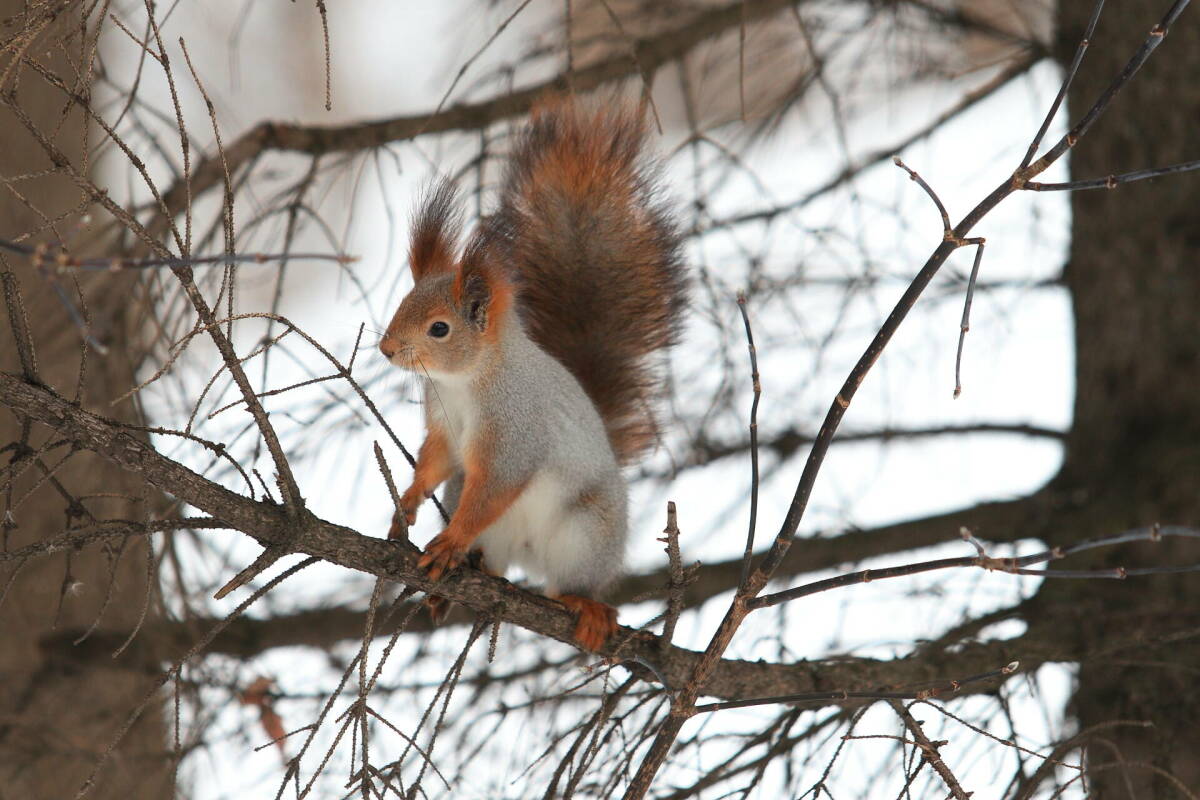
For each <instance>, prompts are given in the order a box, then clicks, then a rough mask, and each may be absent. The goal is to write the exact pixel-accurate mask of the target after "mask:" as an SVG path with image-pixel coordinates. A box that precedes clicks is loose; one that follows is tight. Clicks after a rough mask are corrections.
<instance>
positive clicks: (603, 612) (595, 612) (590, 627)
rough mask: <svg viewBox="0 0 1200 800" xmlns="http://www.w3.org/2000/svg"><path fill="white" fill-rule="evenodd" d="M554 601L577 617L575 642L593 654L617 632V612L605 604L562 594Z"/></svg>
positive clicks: (575, 595) (574, 595)
mask: <svg viewBox="0 0 1200 800" xmlns="http://www.w3.org/2000/svg"><path fill="white" fill-rule="evenodd" d="M555 599H556V600H558V602H560V603H562V604H563V605H564V606H566V607H567V608H569V609H571V611H574V612H575V613H576V614H578V615H579V622H578V623H576V625H575V641H577V642H579V644H580V645H582V646H583V647H584V648H586V649H588V650H591V651H593V652H595V651H596V650H599V649H600V648H601V647H602V646H603V645H604V643H605V642H607V641H608V637H610V636H612V635H613V634H614V633H616V632H617V610H616V609H615V608H613V607H612V606H610V605H608V604H607V603H601V602H600V601H599V600H592V599H591V598H590V597H580V596H579V595H577V594H563V595H559V596H558V597H556V598H555Z"/></svg>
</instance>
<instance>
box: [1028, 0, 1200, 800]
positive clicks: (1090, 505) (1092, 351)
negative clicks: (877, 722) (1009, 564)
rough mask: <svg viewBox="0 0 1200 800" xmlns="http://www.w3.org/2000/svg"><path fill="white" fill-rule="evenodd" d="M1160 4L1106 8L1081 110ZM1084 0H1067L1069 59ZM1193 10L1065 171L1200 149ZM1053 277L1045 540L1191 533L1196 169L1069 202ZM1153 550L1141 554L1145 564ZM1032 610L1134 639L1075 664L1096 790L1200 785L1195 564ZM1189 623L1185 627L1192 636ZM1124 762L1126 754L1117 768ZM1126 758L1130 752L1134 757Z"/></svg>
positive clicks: (1075, 102) (1171, 549)
mask: <svg viewBox="0 0 1200 800" xmlns="http://www.w3.org/2000/svg"><path fill="white" fill-rule="evenodd" d="M1167 5H1168V4H1167V3H1165V2H1164V3H1152V4H1147V3H1142V2H1133V1H1132V0H1123V1H1122V2H1116V3H1109V4H1107V5H1106V6H1105V8H1104V15H1103V16H1102V17H1101V21H1100V26H1099V30H1098V31H1097V35H1096V36H1095V37H1094V39H1093V41H1092V44H1091V47H1090V48H1089V50H1088V52H1087V57H1086V59H1085V60H1084V62H1083V66H1082V68H1081V69H1080V72H1079V74H1078V76H1077V78H1076V80H1075V83H1074V85H1073V87H1072V90H1071V94H1070V97H1069V105H1070V109H1071V116H1072V119H1078V118H1079V117H1080V116H1081V115H1082V114H1083V113H1084V112H1085V111H1086V109H1087V108H1088V107H1090V105H1091V104H1092V102H1094V100H1095V99H1096V98H1097V97H1099V96H1100V94H1101V92H1102V91H1103V90H1104V88H1105V87H1106V86H1107V84H1108V83H1109V81H1111V80H1112V78H1113V76H1115V75H1116V74H1117V73H1118V72H1119V71H1120V69H1121V67H1122V66H1123V65H1124V63H1125V62H1126V61H1127V60H1128V58H1129V56H1130V55H1131V54H1132V53H1133V52H1134V50H1135V49H1136V47H1137V46H1138V44H1139V43H1140V42H1141V41H1142V40H1143V39H1144V38H1145V36H1146V34H1147V33H1148V32H1149V30H1150V28H1151V26H1152V25H1153V24H1154V23H1155V22H1157V21H1158V16H1157V15H1160V14H1162V13H1163V12H1164V11H1165V8H1166V6H1167ZM1092 6H1093V3H1092V2H1090V0H1088V1H1085V0H1063V2H1062V3H1061V7H1060V22H1061V24H1060V28H1059V30H1060V34H1059V35H1060V39H1059V41H1060V42H1061V47H1062V51H1063V63H1067V62H1068V61H1069V59H1070V55H1071V54H1072V53H1073V51H1074V48H1075V45H1076V43H1077V42H1078V41H1079V38H1080V36H1081V35H1082V33H1083V30H1084V28H1085V25H1086V22H1087V18H1088V15H1089V14H1090V12H1091V9H1092ZM1193 12H1194V9H1189V10H1188V11H1187V12H1186V13H1184V15H1183V16H1182V18H1181V19H1180V20H1179V22H1178V23H1177V24H1176V25H1175V26H1174V27H1172V28H1171V30H1170V34H1169V35H1168V36H1167V38H1166V40H1165V41H1164V42H1163V43H1162V45H1161V47H1160V48H1159V50H1158V51H1157V52H1156V53H1155V55H1154V57H1153V58H1151V59H1150V61H1149V62H1148V63H1147V65H1146V66H1145V67H1144V68H1143V70H1142V71H1141V72H1140V73H1139V74H1138V75H1137V76H1136V77H1135V78H1134V79H1133V80H1132V82H1130V83H1129V84H1128V86H1127V87H1126V88H1125V89H1124V90H1123V91H1122V92H1121V94H1120V95H1118V96H1117V98H1116V100H1115V102H1114V104H1113V105H1112V106H1111V107H1110V109H1109V110H1108V112H1107V113H1106V114H1105V116H1104V117H1103V118H1102V119H1101V121H1100V122H1099V123H1098V124H1097V126H1096V127H1095V128H1094V129H1093V131H1092V132H1091V133H1089V134H1088V135H1087V136H1086V137H1085V138H1084V139H1082V140H1081V141H1080V143H1079V145H1078V146H1077V147H1076V148H1075V149H1074V150H1073V151H1072V153H1071V171H1072V177H1073V178H1075V179H1083V178H1092V177H1102V176H1104V175H1107V174H1110V173H1119V172H1123V171H1128V170H1135V169H1140V168H1144V167H1153V166H1162V165H1167V164H1171V163H1175V162H1179V161H1187V160H1190V159H1195V158H1197V157H1200V150H1198V149H1197V143H1198V142H1200V139H1198V138H1197V134H1196V131H1197V128H1196V124H1197V120H1198V119H1200V83H1197V81H1196V76H1197V75H1200V18H1198V16H1197V14H1196V13H1193ZM1072 220H1073V222H1072V226H1073V227H1072V245H1071V252H1070V260H1069V263H1068V265H1067V268H1066V271H1065V274H1066V281H1067V286H1068V288H1069V289H1070V292H1071V300H1072V308H1073V311H1074V315H1075V353H1076V367H1075V393H1076V394H1075V413H1074V422H1073V425H1072V429H1071V433H1070V436H1069V438H1068V441H1067V448H1066V454H1065V462H1064V466H1063V469H1062V472H1061V474H1060V475H1059V476H1058V477H1057V479H1056V480H1055V481H1054V482H1053V484H1052V485H1051V487H1050V491H1051V492H1053V493H1054V494H1055V495H1056V496H1057V497H1059V498H1061V499H1062V500H1063V501H1064V502H1069V504H1070V506H1071V507H1072V508H1073V509H1075V510H1074V511H1073V512H1072V513H1071V514H1070V517H1071V519H1070V524H1068V525H1061V526H1060V527H1059V528H1058V531H1059V533H1058V535H1059V536H1060V537H1062V538H1060V539H1058V540H1053V536H1054V534H1051V537H1052V543H1054V544H1060V543H1064V542H1065V541H1068V540H1069V541H1076V540H1078V539H1082V538H1086V537H1089V536H1098V535H1102V534H1109V533H1115V532H1119V531H1121V530H1124V529H1127V528H1132V527H1135V526H1142V525H1150V524H1153V523H1156V522H1161V523H1163V524H1184V525H1192V526H1196V525H1200V398H1198V396H1197V392H1198V387H1200V312H1198V311H1197V307H1196V304H1197V301H1198V300H1200V178H1198V177H1197V176H1196V175H1195V174H1190V175H1181V176H1173V177H1168V178H1162V179H1158V180H1153V181H1146V182H1141V183H1136V184H1132V185H1126V186H1120V187H1118V188H1116V189H1115V190H1104V189H1099V190H1092V191H1085V192H1077V193H1075V194H1074V195H1072ZM1151 559H1152V560H1151ZM1197 561H1200V547H1198V546H1196V543H1195V542H1192V541H1179V540H1169V541H1166V542H1164V543H1162V544H1157V545H1136V546H1135V545H1131V546H1127V547H1123V548H1118V549H1115V550H1110V551H1108V552H1106V553H1105V554H1104V555H1103V562H1100V563H1101V564H1103V565H1107V566H1117V565H1123V566H1136V565H1144V564H1148V563H1159V564H1161V563H1169V564H1190V563H1195V562H1197ZM1037 603H1038V605H1039V606H1040V608H1042V609H1043V611H1045V612H1046V613H1053V614H1055V615H1056V616H1059V617H1060V618H1061V617H1063V616H1064V615H1065V616H1066V617H1067V618H1068V619H1070V618H1072V617H1073V620H1074V623H1075V624H1074V626H1073V631H1072V630H1071V628H1072V626H1070V625H1067V626H1064V627H1063V628H1062V630H1063V631H1064V633H1065V634H1066V635H1075V636H1079V637H1081V638H1083V639H1085V640H1088V641H1090V642H1091V643H1093V644H1094V645H1095V647H1096V649H1099V650H1103V647H1104V642H1105V640H1106V639H1110V638H1111V637H1114V636H1116V635H1118V634H1120V633H1122V632H1128V631H1137V632H1140V634H1141V635H1143V636H1144V637H1145V641H1146V646H1145V647H1144V648H1143V649H1142V650H1141V651H1140V652H1136V653H1129V652H1123V653H1121V654H1119V655H1114V656H1113V657H1112V658H1109V659H1104V658H1102V659H1098V660H1093V661H1090V662H1087V663H1084V664H1082V665H1081V666H1080V673H1079V684H1078V687H1077V690H1076V693H1075V696H1074V699H1073V702H1072V707H1073V711H1074V713H1075V715H1076V717H1077V719H1078V722H1079V725H1080V728H1081V729H1086V728H1088V727H1089V726H1092V725H1095V724H1096V723H1100V722H1105V721H1109V720H1116V719H1121V720H1150V721H1153V723H1154V727H1153V728H1152V729H1145V728H1132V727H1122V728H1115V729H1107V730H1105V731H1104V732H1103V733H1102V734H1099V735H1098V736H1097V737H1096V738H1093V739H1092V740H1091V743H1090V744H1089V745H1088V748H1087V759H1088V763H1089V767H1090V774H1091V778H1092V782H1093V789H1094V791H1095V794H1094V796H1096V797H1127V796H1128V794H1129V792H1130V790H1132V791H1133V792H1134V796H1135V797H1147V798H1149V797H1174V796H1182V795H1181V794H1177V788H1172V789H1168V787H1169V786H1171V785H1172V783H1173V782H1172V781H1171V780H1170V779H1169V778H1166V777H1164V774H1163V773H1160V772H1158V771H1157V770H1162V771H1163V772H1164V773H1165V772H1170V773H1173V774H1174V775H1175V776H1176V778H1177V779H1178V780H1180V781H1182V782H1183V784H1185V785H1187V786H1189V787H1193V788H1194V787H1196V786H1200V761H1198V760H1197V758H1196V754H1197V753H1200V729H1198V728H1197V727H1196V720H1197V719H1198V718H1200V693H1197V692H1196V691H1195V687H1196V681H1197V678H1196V665H1197V664H1200V647H1198V646H1197V643H1196V639H1195V634H1194V631H1195V625H1196V624H1197V621H1196V615H1197V611H1198V610H1200V579H1197V577H1196V575H1195V574H1194V573H1192V574H1179V575H1173V576H1157V577H1154V578H1137V579H1131V580H1128V581H1124V582H1121V581H1099V580H1096V581H1048V582H1047V583H1046V584H1044V587H1043V589H1042V590H1041V591H1040V592H1039V595H1038V598H1037ZM1189 627H1191V631H1190V632H1189V631H1188V628H1189ZM1122 761H1123V762H1125V763H1124V764H1121V762H1122ZM1131 762H1141V764H1145V765H1148V766H1142V765H1141V764H1134V763H1131Z"/></svg>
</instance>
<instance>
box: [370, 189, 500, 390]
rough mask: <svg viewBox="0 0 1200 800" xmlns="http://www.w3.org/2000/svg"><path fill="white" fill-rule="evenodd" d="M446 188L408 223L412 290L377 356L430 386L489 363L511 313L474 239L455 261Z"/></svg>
mask: <svg viewBox="0 0 1200 800" xmlns="http://www.w3.org/2000/svg"><path fill="white" fill-rule="evenodd" d="M455 199H456V198H455V189H454V185H453V184H452V183H450V182H449V181H443V182H441V183H439V184H437V185H436V186H434V187H433V188H432V189H431V190H430V192H429V193H428V194H427V195H426V197H425V199H424V200H423V202H422V203H421V205H420V207H419V209H418V212H417V215H416V217H415V219H414V220H413V233H412V244H411V246H410V248H409V262H410V264H411V266H412V274H413V288H412V291H411V292H409V293H408V296H406V297H405V298H404V300H403V301H401V303H400V307H399V308H397V309H396V313H395V314H394V315H393V316H392V321H391V322H390V323H389V324H388V327H387V331H386V332H385V333H384V335H383V338H381V339H380V340H379V350H380V352H381V353H383V355H384V356H385V357H386V358H387V359H388V361H390V362H392V363H393V364H395V365H396V366H399V367H403V368H405V369H408V370H411V371H413V372H416V373H417V374H420V375H427V376H428V377H432V378H439V377H441V378H451V377H469V376H470V375H471V374H473V373H474V372H475V371H476V369H477V368H478V367H479V366H481V365H482V364H485V363H487V361H488V360H489V358H488V353H489V352H491V351H492V350H493V349H494V347H495V345H496V340H497V337H498V335H499V329H500V326H501V325H502V324H504V320H503V317H504V316H505V315H506V312H507V311H508V309H509V308H510V307H511V305H512V297H513V289H512V285H511V283H510V282H509V281H508V279H507V277H506V276H505V274H504V272H503V269H502V268H501V267H500V265H499V264H497V263H496V261H495V256H494V254H492V253H491V252H489V248H488V246H487V239H488V236H487V234H486V233H485V232H480V233H477V234H476V235H475V236H474V237H473V238H472V240H471V242H470V243H469V244H468V245H467V247H466V249H465V251H464V252H463V253H462V255H461V257H459V256H458V254H457V251H458V237H459V228H460V223H459V215H458V209H457V205H456V202H455Z"/></svg>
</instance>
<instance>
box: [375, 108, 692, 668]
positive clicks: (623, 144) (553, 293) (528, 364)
mask: <svg viewBox="0 0 1200 800" xmlns="http://www.w3.org/2000/svg"><path fill="white" fill-rule="evenodd" d="M645 140H646V128H645V123H644V117H643V114H642V113H641V111H640V110H639V111H634V110H632V109H628V108H624V107H621V106H620V105H619V104H610V105H609V107H608V108H596V109H591V110H588V109H584V108H582V107H581V106H580V105H579V104H578V103H577V102H575V101H571V100H563V99H558V100H551V101H546V102H543V103H541V104H540V105H539V106H538V107H536V108H535V109H534V112H533V114H532V117H531V120H530V122H529V124H528V126H527V127H526V128H525V130H524V131H523V132H522V133H521V134H520V136H519V138H518V141H517V143H516V146H515V148H514V150H513V152H512V154H511V156H510V158H509V161H508V165H507V169H506V172H505V175H504V177H503V180H502V183H501V186H500V194H499V207H498V209H497V210H496V212H495V213H493V214H492V215H491V216H489V217H485V218H484V219H483V220H482V221H481V222H480V224H479V225H478V227H477V229H476V230H475V232H474V233H473V235H472V236H471V237H469V239H468V240H467V242H466V244H465V246H463V247H462V248H461V250H460V245H459V238H460V232H461V231H460V229H461V223H460V219H461V212H460V210H459V208H458V203H457V196H456V189H455V186H454V185H453V183H451V182H450V181H448V180H443V181H442V182H440V183H438V184H436V185H434V186H433V187H432V188H431V189H430V190H428V191H427V192H426V195H425V197H424V199H423V201H422V202H421V203H420V204H419V207H418V210H417V212H416V214H415V216H414V219H413V227H412V234H411V244H410V249H409V259H410V265H411V269H412V276H413V280H414V286H413V289H412V291H411V292H410V293H409V294H408V295H407V296H406V297H405V298H404V299H403V301H402V302H401V303H400V306H399V308H398V309H397V310H396V313H395V315H394V316H393V318H392V320H391V323H390V324H389V325H388V327H387V330H386V332H385V333H384V335H383V336H382V338H381V340H380V342H379V349H380V351H381V352H382V353H383V355H384V356H385V357H386V358H387V359H388V360H389V361H390V362H391V363H392V364H394V365H396V366H399V367H402V368H404V369H406V370H409V371H412V372H414V373H416V374H417V375H419V376H420V377H421V378H423V379H424V412H425V424H426V437H425V440H424V443H423V444H422V445H421V449H420V451H419V453H418V456H417V461H416V466H415V470H414V475H413V480H412V485H411V486H409V487H408V489H407V490H406V491H405V492H404V494H403V495H402V496H401V498H400V507H399V508H398V509H397V511H396V518H395V519H394V521H393V528H392V531H391V533H390V534H389V536H392V537H395V536H396V535H397V534H398V533H399V531H400V530H401V527H400V517H401V516H403V518H404V520H405V521H406V522H407V523H408V524H410V525H411V524H412V523H413V522H415V520H416V513H417V508H418V507H419V506H420V504H421V503H422V502H423V501H424V500H425V499H426V498H427V497H429V496H431V495H432V493H433V490H434V489H435V488H436V487H437V486H438V485H439V484H441V483H443V482H446V483H447V489H446V497H445V501H446V507H447V509H452V511H451V518H450V522H449V524H448V525H447V526H446V528H445V530H443V531H442V532H441V533H440V534H438V535H437V536H436V537H434V538H433V539H432V540H431V541H430V542H429V544H428V545H427V546H426V548H425V551H424V554H423V555H422V556H421V558H420V561H419V565H420V566H421V567H422V568H423V569H425V570H426V571H427V572H428V574H429V576H430V577H431V578H433V579H434V580H437V579H438V578H440V577H441V576H442V574H443V573H445V572H446V571H447V570H451V569H454V568H456V567H458V566H459V565H460V564H462V563H463V562H464V560H466V559H467V557H468V556H470V557H471V558H472V559H478V561H477V562H473V563H477V564H478V566H480V567H481V568H482V569H484V570H485V571H487V572H489V573H491V574H494V575H496V574H498V575H503V574H504V572H505V571H506V570H507V568H508V567H509V566H510V565H514V564H515V565H519V566H521V567H523V568H524V569H525V570H526V571H527V572H528V573H529V574H530V575H531V576H532V577H535V578H536V577H541V578H544V579H545V581H546V585H545V592H546V594H547V595H548V596H549V597H551V598H553V599H556V600H558V601H559V602H561V603H562V604H563V605H565V606H566V607H567V608H568V609H569V610H571V611H573V612H574V613H576V614H577V615H578V622H577V624H576V627H575V632H574V635H575V639H576V641H577V642H578V643H579V644H580V645H581V646H582V647H584V648H586V649H588V650H591V651H595V650H598V649H599V648H600V647H601V646H602V645H603V644H604V642H605V641H606V640H607V639H608V638H609V637H610V636H611V635H612V634H613V633H614V632H615V631H616V630H617V622H616V610H615V609H613V608H612V607H611V606H609V605H607V604H605V603H603V602H601V601H600V600H599V599H598V598H599V596H600V594H601V592H603V591H604V589H605V588H606V587H607V586H608V585H609V584H611V583H612V582H613V581H614V580H615V579H616V578H617V577H618V576H619V575H620V572H621V569H622V562H623V560H624V551H625V541H626V534H627V528H628V520H627V502H628V501H627V487H626V484H625V480H624V478H623V476H622V474H621V468H622V467H623V466H626V465H628V464H630V463H632V462H634V461H635V460H636V459H637V458H638V457H639V456H641V455H643V454H644V453H645V451H646V450H647V449H648V448H649V447H651V446H652V445H653V444H654V443H655V441H656V436H657V428H656V422H655V418H654V414H653V410H652V407H653V404H654V400H655V399H656V396H657V395H658V394H660V393H661V392H662V388H663V378H662V375H661V368H660V366H659V365H658V364H656V363H655V362H656V360H657V359H655V358H654V356H655V354H656V353H658V352H659V351H661V350H664V349H665V348H668V347H670V346H671V345H673V344H674V343H675V342H676V341H677V340H678V338H679V335H680V329H681V327H682V312H683V308H684V306H685V302H686V282H687V281H686V275H685V268H684V265H683V262H682V260H681V256H680V250H681V245H680V235H679V232H678V230H677V227H676V225H675V222H674V221H673V219H672V217H671V214H670V213H669V211H668V208H667V206H666V204H665V203H664V202H663V200H662V199H661V197H660V195H661V191H660V188H659V186H658V182H657V165H656V164H655V163H654V162H652V160H651V159H650V158H649V157H648V156H647V155H646V154H645V152H644V144H645ZM429 602H430V610H431V612H433V614H434V616H435V619H437V618H438V617H440V616H442V615H444V613H445V610H446V606H447V603H445V601H441V600H439V599H437V598H432V597H431V598H429Z"/></svg>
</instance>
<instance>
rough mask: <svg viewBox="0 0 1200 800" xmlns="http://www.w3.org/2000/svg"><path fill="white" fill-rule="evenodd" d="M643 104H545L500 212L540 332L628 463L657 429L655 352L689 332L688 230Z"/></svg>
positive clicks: (532, 329) (530, 324)
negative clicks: (663, 183)
mask: <svg viewBox="0 0 1200 800" xmlns="http://www.w3.org/2000/svg"><path fill="white" fill-rule="evenodd" d="M645 137H646V132H645V125H644V122H643V116H642V114H641V113H639V112H636V111H634V110H632V109H628V108H597V109H595V110H586V109H583V108H580V107H579V106H578V105H577V104H575V103H573V102H568V101H561V100H560V101H555V102H551V103H546V104H543V105H542V106H541V107H540V108H539V109H537V110H535V112H534V114H533V118H532V120H531V122H530V124H529V126H528V128H527V129H526V130H525V132H524V133H523V134H522V136H521V137H520V140H519V142H518V143H517V146H516V148H515V150H514V152H513V155H512V157H511V161H510V165H509V168H508V173H507V175H506V176H505V179H504V184H503V188H502V190H501V202H500V209H499V211H498V212H497V214H496V215H495V217H493V220H492V222H493V223H494V225H495V227H494V228H493V229H492V230H493V233H495V234H498V236H497V237H496V239H494V240H493V241H494V242H495V244H497V245H499V246H500V247H501V248H503V250H504V256H505V261H506V262H507V264H508V265H509V266H510V267H511V268H512V269H513V271H514V273H515V274H514V277H515V279H516V288H517V297H518V304H519V307H520V308H521V313H522V318H523V320H524V322H525V326H526V329H527V332H528V333H529V335H530V337H531V338H532V339H533V340H534V341H535V342H537V343H538V345H539V346H540V347H542V349H544V350H545V351H546V352H548V353H549V354H550V355H552V356H554V357H555V358H557V359H558V360H559V361H560V362H561V363H562V364H563V365H564V366H566V368H567V369H568V370H570V372H571V373H572V374H573V375H574V376H575V378H576V379H577V380H578V381H579V382H580V384H582V386H583V389H584V391H585V392H587V394H588V396H589V397H590V398H591V400H592V402H593V403H594V404H595V406H596V408H597V410H598V411H599V412H600V416H601V418H602V419H603V420H604V425H605V428H606V429H607V431H608V438H609V441H610V442H611V444H612V447H613V451H614V452H615V453H616V455H617V459H618V461H620V462H621V463H623V464H624V463H629V462H631V461H632V460H633V459H634V458H635V457H637V456H638V455H640V454H641V453H642V452H644V451H645V450H646V448H647V447H649V446H650V445H651V444H653V442H654V439H655V430H656V429H655V420H654V413H653V401H654V399H655V398H656V395H658V394H659V393H660V392H661V383H662V377H661V371H660V367H659V365H658V364H656V363H655V359H654V358H653V354H654V353H655V351H657V350H660V349H662V348H665V347H668V346H669V345H671V344H673V343H674V342H675V340H676V339H677V338H678V335H679V329H680V326H681V322H682V311H683V306H684V302H685V284H686V280H685V275H684V268H683V264H682V261H681V259H680V237H679V233H678V231H677V230H676V227H675V224H674V222H673V220H672V219H671V216H670V214H669V213H668V211H667V209H666V206H665V205H664V203H663V201H662V199H661V198H660V197H659V196H658V189H657V187H656V185H655V179H656V175H655V167H654V165H653V163H651V162H650V161H648V159H647V158H646V156H645V155H644V153H643V151H642V146H643V143H644V141H645Z"/></svg>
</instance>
